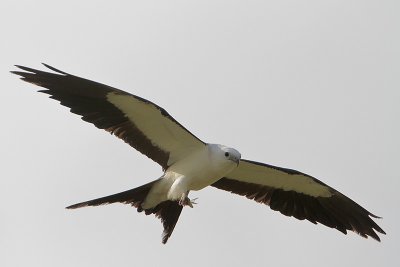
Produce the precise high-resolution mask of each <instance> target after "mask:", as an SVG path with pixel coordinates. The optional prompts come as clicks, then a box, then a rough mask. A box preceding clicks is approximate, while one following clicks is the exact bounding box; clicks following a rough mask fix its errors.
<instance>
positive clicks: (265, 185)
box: [212, 160, 385, 241]
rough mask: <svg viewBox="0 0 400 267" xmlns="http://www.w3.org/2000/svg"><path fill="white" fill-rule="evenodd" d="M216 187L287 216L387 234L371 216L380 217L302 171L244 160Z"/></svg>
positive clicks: (365, 233) (341, 228) (344, 229)
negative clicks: (267, 206)
mask: <svg viewBox="0 0 400 267" xmlns="http://www.w3.org/2000/svg"><path fill="white" fill-rule="evenodd" d="M212 186H214V187H216V188H219V189H223V190H226V191H229V192H232V193H235V194H239V195H241V196H245V197H247V198H248V199H252V200H255V201H257V202H260V203H264V204H266V205H269V206H270V207H271V209H273V210H276V211H279V212H281V213H282V214H284V215H286V216H293V217H295V218H297V219H299V220H304V219H307V220H308V221H310V222H312V223H314V224H316V223H322V224H324V225H326V226H328V227H331V228H335V229H337V230H339V231H340V232H342V233H344V234H346V233H347V230H350V231H354V232H356V233H358V234H359V235H361V236H363V237H368V236H370V237H372V238H374V239H376V240H378V241H380V238H379V236H378V235H377V234H376V233H375V231H377V232H379V233H382V234H385V232H384V231H383V230H382V229H381V228H380V227H379V226H378V225H377V224H376V223H375V222H374V221H373V220H372V219H371V217H374V218H379V217H377V216H375V215H373V214H372V213H370V212H369V211H367V210H366V209H364V208H363V207H361V206H360V205H358V204H357V203H356V202H354V201H353V200H351V199H350V198H348V197H346V196H345V195H343V194H341V193H340V192H338V191H336V190H335V189H333V188H331V187H329V186H328V185H326V184H324V183H322V182H321V181H319V180H317V179H315V178H313V177H311V176H309V175H307V174H304V173H301V172H299V171H295V170H291V169H286V168H280V167H276V166H272V165H267V164H263V163H258V162H254V161H249V160H241V161H240V163H239V166H238V167H237V168H236V169H235V170H234V171H233V172H231V173H229V174H228V175H227V176H226V177H224V178H222V179H220V180H219V181H217V182H215V183H214V184H212Z"/></svg>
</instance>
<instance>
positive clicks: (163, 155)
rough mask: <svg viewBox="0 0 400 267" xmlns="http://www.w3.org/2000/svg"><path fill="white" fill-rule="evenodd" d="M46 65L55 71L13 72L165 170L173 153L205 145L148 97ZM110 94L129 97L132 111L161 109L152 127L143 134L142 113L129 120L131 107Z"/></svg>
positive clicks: (153, 118) (24, 69)
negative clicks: (117, 102) (121, 104)
mask: <svg viewBox="0 0 400 267" xmlns="http://www.w3.org/2000/svg"><path fill="white" fill-rule="evenodd" d="M44 65H45V66H46V67H48V68H49V69H51V70H53V71H55V72H56V73H49V72H45V71H40V70H36V69H32V68H27V67H23V66H17V67H18V68H20V69H21V70H23V71H12V73H14V74H17V75H19V76H21V79H22V80H24V81H26V82H29V83H33V84H35V85H38V86H41V87H44V88H45V89H44V90H40V92H43V93H46V94H49V95H50V98H52V99H55V100H58V101H60V104H61V105H63V106H66V107H68V108H70V111H71V112H72V113H75V114H77V115H80V116H81V117H82V119H83V120H84V121H87V122H90V123H93V124H94V125H95V126H96V127H97V128H99V129H104V130H106V131H108V132H110V133H111V134H114V135H115V136H117V137H118V138H120V139H122V140H124V141H125V142H126V143H128V144H129V145H130V146H132V147H133V148H135V149H137V150H138V151H140V152H141V153H143V154H145V155H146V156H148V157H149V158H151V159H152V160H154V161H155V162H157V163H158V164H160V165H161V166H162V168H163V169H166V168H167V167H168V166H169V164H171V162H170V163H169V160H170V157H171V155H173V156H174V158H175V159H179V157H180V156H181V154H182V151H184V150H185V149H186V148H187V149H190V148H191V146H198V145H202V144H204V143H203V142H202V141H200V140H199V139H198V138H197V137H195V136H194V135H193V134H192V133H190V132H189V131H188V130H187V129H185V128H184V127H183V126H182V125H181V124H179V123H178V122H177V121H176V120H175V119H174V118H172V117H171V116H170V115H169V114H168V112H166V111H165V110H164V109H163V108H161V107H159V106H157V105H156V104H154V103H152V102H150V101H148V100H146V99H143V98H140V97H138V96H135V95H132V94H129V93H126V92H124V91H121V90H119V89H116V88H113V87H110V86H107V85H104V84H100V83H97V82H93V81H90V80H87V79H83V78H80V77H77V76H74V75H70V74H68V73H66V72H63V71H60V70H58V69H56V68H54V67H51V66H49V65H46V64H44ZM111 93H113V94H117V95H122V96H126V98H130V99H131V100H132V101H131V102H133V104H132V105H131V106H130V107H129V108H131V107H132V108H131V109H133V110H135V109H140V108H142V107H143V106H146V107H150V110H155V111H158V112H155V113H154V114H155V115H154V116H153V117H151V118H149V119H150V120H152V121H151V123H152V127H153V128H151V129H150V130H147V132H146V133H144V132H143V129H141V128H140V127H139V126H138V124H137V123H138V122H141V121H140V120H141V116H136V117H134V119H137V121H136V122H134V121H133V120H132V119H130V118H132V117H129V116H130V112H131V110H124V109H123V108H121V107H118V106H117V105H115V104H113V103H111V102H110V101H109V99H108V98H107V97H108V96H109V95H110V94H111ZM135 101H136V102H135ZM135 103H136V104H137V105H136V106H135ZM145 123H146V124H148V123H149V122H148V121H146V122H145ZM167 123H168V125H169V128H168V129H167V130H165V127H164V128H163V127H162V125H164V124H167ZM171 128H172V130H171ZM158 132H162V133H163V134H164V136H163V138H161V139H160V138H158V139H157V138H156V137H158V136H160V135H159V134H158V135H157V136H155V135H154V133H158ZM174 134H176V135H177V136H178V135H179V137H182V136H184V137H185V140H186V143H184V144H182V145H181V147H179V144H178V145H176V147H173V146H171V145H169V144H170V143H172V141H174V140H176V139H178V138H177V137H176V136H174ZM171 140H172V141H171ZM175 148H176V149H175ZM179 153H180V154H179Z"/></svg>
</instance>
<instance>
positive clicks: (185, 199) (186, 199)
mask: <svg viewBox="0 0 400 267" xmlns="http://www.w3.org/2000/svg"><path fill="white" fill-rule="evenodd" d="M188 195H189V191H187V192H186V193H184V194H183V195H182V197H181V198H180V199H179V205H181V206H183V207H184V206H189V207H191V208H193V204H197V203H196V202H195V200H196V199H197V198H195V199H193V200H190V198H189V197H188Z"/></svg>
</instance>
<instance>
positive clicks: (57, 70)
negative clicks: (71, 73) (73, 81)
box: [42, 62, 68, 75]
mask: <svg viewBox="0 0 400 267" xmlns="http://www.w3.org/2000/svg"><path fill="white" fill-rule="evenodd" d="M42 65H43V66H45V67H46V68H48V69H50V70H52V71H54V72H58V73H61V74H64V75H68V73H66V72H64V71H62V70H59V69H56V68H54V67H52V66H50V65H48V64H46V63H43V62H42Z"/></svg>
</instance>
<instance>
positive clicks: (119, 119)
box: [12, 64, 385, 243]
mask: <svg viewBox="0 0 400 267" xmlns="http://www.w3.org/2000/svg"><path fill="white" fill-rule="evenodd" d="M44 65H45V66H46V67H47V68H49V69H50V70H52V71H54V73H51V72H44V71H40V70H36V69H31V68H27V67H23V66H17V67H18V68H20V69H21V70H23V71H12V73H14V74H17V75H19V76H21V79H22V80H24V81H26V82H29V83H33V84H35V85H38V86H41V87H43V88H45V89H42V90H40V92H43V93H46V94H49V95H50V98H53V99H55V100H58V101H59V102H60V104H61V105H63V106H66V107H68V108H70V111H71V112H72V113H75V114H78V115H79V116H81V117H82V119H83V120H84V121H87V122H90V123H93V124H94V125H95V126H96V127H97V128H99V129H104V130H106V131H108V132H110V133H111V134H114V135H115V136H117V137H118V138H120V139H122V140H124V141H125V142H126V143H127V144H129V145H130V146H132V147H133V148H135V149H137V150H138V151H140V152H141V153H143V154H144V155H146V156H147V157H149V158H150V159H152V160H154V161H155V162H157V163H158V164H160V165H161V167H162V169H163V171H164V173H163V174H162V175H161V177H160V178H159V179H157V180H155V181H152V182H150V183H147V184H145V185H142V186H140V187H138V188H134V189H131V190H128V191H124V192H121V193H118V194H114V195H110V196H106V197H102V198H98V199H94V200H89V201H85V202H82V203H78V204H75V205H72V206H69V207H67V208H68V209H75V208H81V207H86V206H98V205H103V204H110V203H115V202H120V203H125V204H130V205H132V206H134V207H136V208H137V211H138V212H142V211H143V212H144V213H145V214H146V215H149V214H154V215H155V216H156V217H158V218H160V219H161V222H162V224H163V226H164V231H163V235H162V242H163V243H166V242H167V240H168V238H169V237H170V236H171V234H172V232H173V230H174V228H175V225H176V223H177V221H178V218H179V215H180V213H181V211H182V208H183V207H184V206H190V207H192V204H193V203H194V202H193V200H190V199H189V198H188V194H189V192H190V191H191V190H201V189H203V188H204V187H206V186H213V187H216V188H219V189H222V190H225V191H228V192H231V193H235V194H238V195H241V196H245V197H247V198H248V199H252V200H255V201H257V202H259V203H263V204H266V205H269V206H270V207H271V209H273V210H276V211H279V212H280V213H282V214H284V215H286V216H293V217H295V218H297V219H299V220H304V219H306V220H308V221H310V222H312V223H314V224H317V223H321V224H324V225H326V226H328V227H331V228H335V229H337V230H338V231H340V232H342V233H344V234H346V233H347V230H350V231H354V232H356V233H357V234H359V235H361V236H363V237H368V236H370V237H372V238H374V239H376V240H378V241H380V238H379V236H378V235H377V233H376V232H375V231H377V232H379V233H381V234H385V232H384V231H383V230H382V228H380V227H379V226H378V225H377V224H376V223H375V222H374V221H373V220H372V219H371V217H373V218H379V217H377V216H375V215H373V214H372V213H370V212H369V211H367V210H366V209H365V208H363V207H361V206H360V205H359V204H357V203H356V202H354V201H353V200H351V199H350V198H348V197H346V196H345V195H343V194H341V193H340V192H338V191H337V190H335V189H333V188H332V187H329V186H328V185H326V184H324V183H323V182H321V181H319V180H317V179H316V178H314V177H312V176H310V175H307V174H304V173H302V172H299V171H295V170H291V169H286V168H281V167H276V166H272V165H268V164H264V163H259V162H255V161H250V160H246V159H241V155H240V153H239V152H238V151H237V150H235V149H233V148H230V147H226V146H223V145H218V144H209V143H205V142H203V141H201V140H200V139H199V138H197V137H196V136H194V135H193V134H192V133H191V132H189V131H188V130H187V129H186V128H185V127H183V126H182V125H181V124H180V123H179V122H177V121H176V120H175V119H174V118H173V117H172V116H171V115H170V114H168V112H166V111H165V110H164V109H163V108H161V107H159V106H157V105H156V104H154V103H152V102H150V101H148V100H146V99H143V98H141V97H138V96H136V95H132V94H129V93H127V92H124V91H121V90H118V89H116V88H113V87H110V86H107V85H104V84H100V83H97V82H93V81H90V80H86V79H83V78H80V77H77V76H74V75H71V74H68V73H66V72H63V71H60V70H58V69H55V68H53V67H51V66H48V65H46V64H44Z"/></svg>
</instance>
